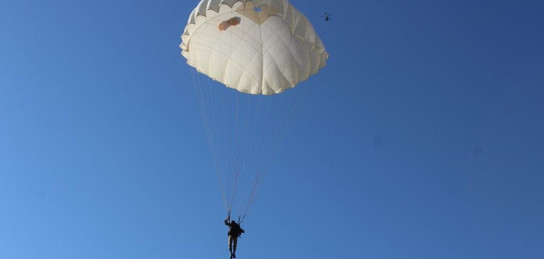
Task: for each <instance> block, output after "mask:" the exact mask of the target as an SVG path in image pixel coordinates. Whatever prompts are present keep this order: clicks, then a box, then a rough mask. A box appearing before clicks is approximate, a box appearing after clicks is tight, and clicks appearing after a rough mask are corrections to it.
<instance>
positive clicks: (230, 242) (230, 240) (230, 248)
mask: <svg viewBox="0 0 544 259" xmlns="http://www.w3.org/2000/svg"><path fill="white" fill-rule="evenodd" d="M229 252H230V254H231V255H232V237H231V236H229Z"/></svg>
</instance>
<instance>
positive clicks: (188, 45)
mask: <svg viewBox="0 0 544 259" xmlns="http://www.w3.org/2000/svg"><path fill="white" fill-rule="evenodd" d="M181 38H182V43H181V45H180V48H181V50H182V52H181V54H182V55H183V56H184V57H185V58H186V59H187V63H188V64H189V65H191V66H192V67H194V68H196V70H197V71H198V72H201V73H203V74H205V75H207V76H208V77H209V78H211V79H213V80H215V81H218V82H220V83H221V84H223V85H224V86H227V87H228V88H232V89H236V90H237V91H239V92H235V91H223V90H221V89H218V88H217V87H214V86H210V85H208V86H206V85H202V83H201V82H202V81H205V80H200V79H198V78H195V87H196V88H197V93H198V95H199V100H200V104H201V107H202V115H203V118H204V122H205V125H206V130H207V134H208V139H209V143H210V148H211V150H212V153H213V156H214V161H215V165H216V170H217V174H218V176H219V182H220V186H221V189H222V194H223V198H224V202H225V207H226V209H227V210H228V211H231V209H232V206H233V204H234V203H235V202H234V201H235V200H236V199H237V197H238V193H239V192H240V191H241V189H242V186H243V185H244V184H242V182H241V181H242V179H243V178H245V179H249V182H250V184H248V185H249V186H250V187H249V188H248V190H247V192H246V195H245V196H246V197H245V198H246V200H247V205H246V207H245V210H244V209H241V214H243V215H245V212H247V210H248V208H249V206H250V205H251V203H252V201H253V199H254V195H255V189H256V186H257V184H258V181H259V179H260V175H261V174H262V173H263V172H264V171H266V169H265V167H266V166H264V164H267V163H269V162H270V160H271V157H272V156H273V155H274V154H273V153H274V152H275V151H274V150H275V148H274V146H276V145H277V143H278V142H279V141H278V140H279V139H278V138H280V136H282V135H284V134H283V132H284V131H283V129H282V127H283V126H282V125H285V124H286V122H287V121H288V118H289V116H290V114H291V113H290V109H291V108H292V107H293V106H294V105H295V104H293V103H290V101H289V99H292V98H290V97H285V96H283V94H282V95H280V97H278V98H271V97H270V96H269V95H274V96H276V94H279V93H283V92H284V91H285V90H287V89H290V88H293V87H295V86H296V85H297V84H298V83H300V82H301V81H304V80H306V79H307V78H308V77H309V76H310V75H312V74H315V73H317V72H318V71H319V70H320V69H321V68H323V67H324V66H325V62H326V60H327V58H328V54H327V52H326V51H325V48H324V46H323V43H322V42H321V40H320V38H319V37H318V36H317V35H316V33H315V31H314V29H313V27H312V24H311V23H310V22H309V21H308V19H307V18H306V17H305V16H304V15H303V14H302V13H301V12H299V11H298V10H297V9H296V8H295V7H293V6H292V5H291V4H290V3H289V2H288V1H287V0H253V1H252V0H202V1H201V2H200V3H199V4H198V6H197V7H196V8H195V9H194V10H193V12H192V13H191V15H190V17H189V21H188V23H187V26H186V28H185V31H184V32H183V35H182V36H181ZM197 76H198V75H197ZM266 96H268V97H266ZM229 98H230V99H229Z"/></svg>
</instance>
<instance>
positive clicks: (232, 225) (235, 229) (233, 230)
mask: <svg viewBox="0 0 544 259" xmlns="http://www.w3.org/2000/svg"><path fill="white" fill-rule="evenodd" d="M238 222H240V220H238ZM225 225H227V226H228V227H229V232H228V236H229V251H230V258H231V259H232V258H236V246H237V244H238V237H240V235H242V234H243V233H245V231H244V230H243V229H242V228H241V227H240V224H238V223H236V221H234V220H231V219H230V212H229V215H228V217H227V219H225Z"/></svg>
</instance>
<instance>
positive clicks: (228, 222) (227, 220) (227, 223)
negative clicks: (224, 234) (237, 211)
mask: <svg viewBox="0 0 544 259" xmlns="http://www.w3.org/2000/svg"><path fill="white" fill-rule="evenodd" d="M225 225H227V226H229V227H230V211H229V216H228V217H227V219H225Z"/></svg>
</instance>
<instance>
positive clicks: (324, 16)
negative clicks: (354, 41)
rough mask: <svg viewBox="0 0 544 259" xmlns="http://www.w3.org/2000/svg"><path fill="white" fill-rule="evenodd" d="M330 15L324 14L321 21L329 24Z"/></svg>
mask: <svg viewBox="0 0 544 259" xmlns="http://www.w3.org/2000/svg"><path fill="white" fill-rule="evenodd" d="M331 16H332V13H327V12H325V13H324V15H323V19H324V20H325V21H326V22H329V21H330V20H331V19H332V18H331Z"/></svg>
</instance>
